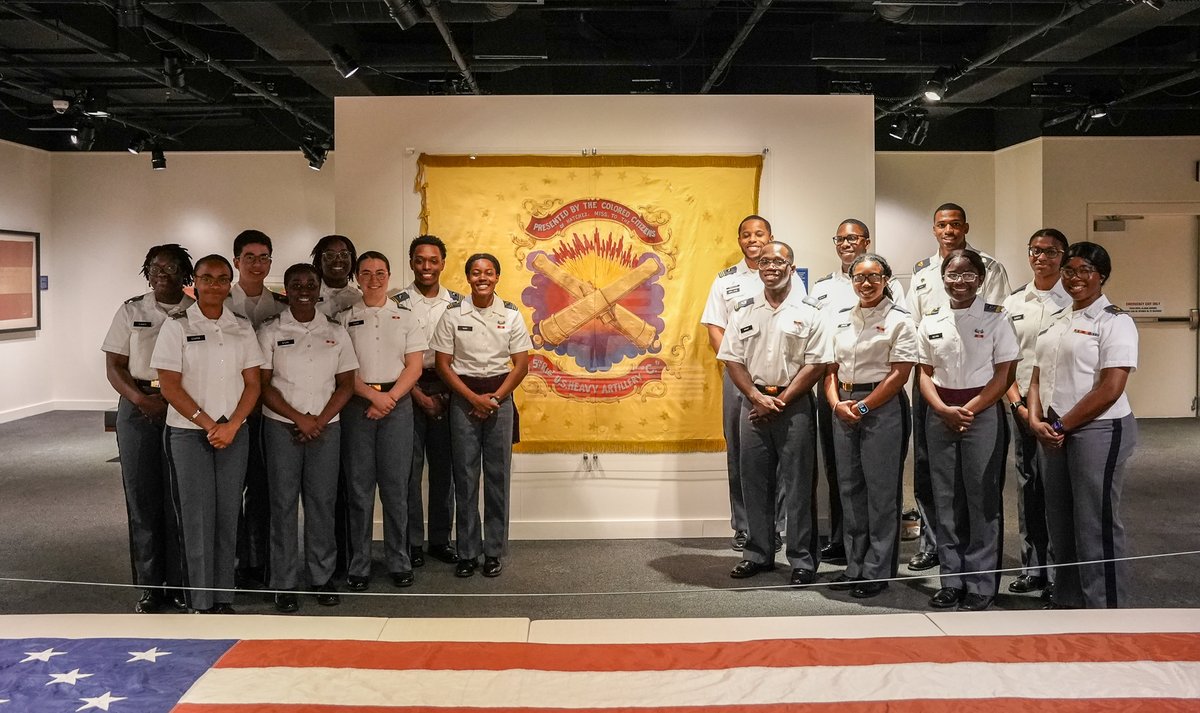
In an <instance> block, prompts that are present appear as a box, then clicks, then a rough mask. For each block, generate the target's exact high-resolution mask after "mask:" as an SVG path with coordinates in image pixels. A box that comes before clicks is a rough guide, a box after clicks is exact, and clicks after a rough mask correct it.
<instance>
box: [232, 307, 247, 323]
mask: <svg viewBox="0 0 1200 713" xmlns="http://www.w3.org/2000/svg"><path fill="white" fill-rule="evenodd" d="M229 313H230V314H232V315H233V316H234V317H237V318H238V319H244V320H246V321H247V322H248V321H250V318H249V317H247V316H246V315H244V314H238V313H237V312H234V311H233V310H230V311H229Z"/></svg>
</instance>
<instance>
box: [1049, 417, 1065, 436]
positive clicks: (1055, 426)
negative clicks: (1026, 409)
mask: <svg viewBox="0 0 1200 713" xmlns="http://www.w3.org/2000/svg"><path fill="white" fill-rule="evenodd" d="M1050 430H1052V431H1054V432H1055V433H1057V434H1059V435H1062V434H1064V433H1066V432H1067V429H1065V428H1063V424H1062V421H1061V420H1059V419H1057V418H1056V419H1054V423H1052V424H1050Z"/></svg>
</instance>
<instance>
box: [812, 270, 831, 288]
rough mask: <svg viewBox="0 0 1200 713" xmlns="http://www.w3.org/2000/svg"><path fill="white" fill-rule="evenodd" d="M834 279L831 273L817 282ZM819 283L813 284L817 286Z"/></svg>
mask: <svg viewBox="0 0 1200 713" xmlns="http://www.w3.org/2000/svg"><path fill="white" fill-rule="evenodd" d="M832 279H833V273H832V272H831V273H829V274H828V275H826V276H825V277H822V278H821V279H819V280H817V282H824V281H826V280H832ZM817 282H814V283H813V284H814V285H815V284H817Z"/></svg>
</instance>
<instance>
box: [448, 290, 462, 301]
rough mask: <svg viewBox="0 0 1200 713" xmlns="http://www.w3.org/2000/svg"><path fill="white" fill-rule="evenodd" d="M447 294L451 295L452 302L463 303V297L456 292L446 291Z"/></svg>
mask: <svg viewBox="0 0 1200 713" xmlns="http://www.w3.org/2000/svg"><path fill="white" fill-rule="evenodd" d="M446 292H447V293H448V294H449V295H450V301H451V302H462V298H463V296H462V295H460V294H458V293H457V292H455V291H454V290H446Z"/></svg>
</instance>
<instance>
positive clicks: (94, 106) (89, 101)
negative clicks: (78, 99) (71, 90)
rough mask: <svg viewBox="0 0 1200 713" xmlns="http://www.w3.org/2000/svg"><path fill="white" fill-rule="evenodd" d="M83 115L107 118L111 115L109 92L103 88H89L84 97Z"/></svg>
mask: <svg viewBox="0 0 1200 713" xmlns="http://www.w3.org/2000/svg"><path fill="white" fill-rule="evenodd" d="M83 115H84V116H94V117H96V118H99V119H107V118H108V117H109V116H110V115H109V113H108V92H106V91H104V90H103V89H101V90H88V92H87V93H86V94H85V95H84V97H83Z"/></svg>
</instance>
